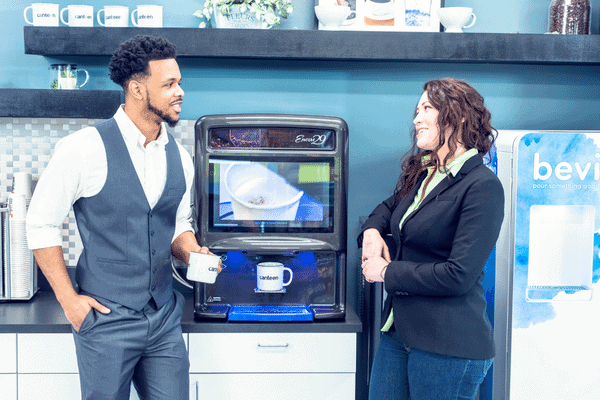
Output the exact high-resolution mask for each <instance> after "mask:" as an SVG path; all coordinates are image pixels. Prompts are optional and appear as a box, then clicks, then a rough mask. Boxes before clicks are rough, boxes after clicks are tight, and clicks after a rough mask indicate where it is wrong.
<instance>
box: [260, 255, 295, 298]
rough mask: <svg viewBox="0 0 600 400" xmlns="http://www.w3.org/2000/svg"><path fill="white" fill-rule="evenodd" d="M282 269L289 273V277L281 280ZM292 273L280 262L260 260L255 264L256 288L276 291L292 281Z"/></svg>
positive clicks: (262, 290) (264, 290)
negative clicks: (286, 279)
mask: <svg viewBox="0 0 600 400" xmlns="http://www.w3.org/2000/svg"><path fill="white" fill-rule="evenodd" d="M283 271H288V272H289V273H290V279H289V280H288V281H287V282H284V281H283ZM292 279H294V273H293V272H292V270H291V269H290V268H288V267H284V266H283V264H282V263H280V262H261V263H259V264H258V265H257V266H256V288H257V289H258V290H259V291H261V292H277V291H280V290H282V289H283V287H284V286H287V285H289V284H290V283H292Z"/></svg>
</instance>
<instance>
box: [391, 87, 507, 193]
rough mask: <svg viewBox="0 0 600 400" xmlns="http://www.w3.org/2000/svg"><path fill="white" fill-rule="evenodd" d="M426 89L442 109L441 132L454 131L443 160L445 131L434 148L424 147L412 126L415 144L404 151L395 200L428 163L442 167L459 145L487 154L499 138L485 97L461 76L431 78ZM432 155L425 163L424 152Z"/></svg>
mask: <svg viewBox="0 0 600 400" xmlns="http://www.w3.org/2000/svg"><path fill="white" fill-rule="evenodd" d="M423 90H424V91H425V92H427V97H428V98H429V102H430V103H431V105H433V107H435V108H436V109H437V110H438V111H439V115H438V120H437V125H438V130H439V132H447V131H448V130H450V131H451V132H452V133H451V134H450V137H449V138H448V149H449V152H448V155H447V156H446V158H445V159H444V160H440V159H439V158H438V156H437V151H438V150H439V149H441V148H442V147H443V146H444V144H445V143H446V138H445V136H444V135H439V142H438V145H437V147H436V148H435V150H433V151H430V150H421V149H419V148H418V147H417V140H416V136H417V132H416V130H415V127H414V126H413V127H412V130H411V134H412V140H413V145H412V148H411V150H410V151H409V152H408V153H407V154H405V155H404V157H403V161H402V174H401V176H400V178H399V180H398V183H397V184H396V189H395V191H394V194H395V196H396V197H395V201H396V204H397V203H398V202H400V200H401V199H403V198H404V197H406V195H407V194H408V193H409V192H410V191H411V189H412V188H414V187H415V185H416V184H417V182H418V181H419V178H420V177H421V175H422V174H424V173H426V171H427V168H428V167H432V166H433V167H435V168H436V169H441V168H442V167H445V166H446V163H447V162H448V161H449V160H451V159H452V158H454V153H455V152H456V149H457V148H458V146H459V145H462V146H463V147H464V148H465V149H467V150H469V149H473V148H474V149H477V150H478V151H479V152H480V153H483V154H486V153H488V152H489V151H490V149H491V148H492V146H493V144H494V141H495V140H496V135H497V133H498V132H497V131H496V129H494V128H493V127H492V125H491V123H490V121H491V114H490V112H489V111H488V109H487V108H486V107H485V104H484V100H483V97H482V96H481V95H480V94H479V93H478V92H477V91H476V90H475V89H474V88H473V87H472V86H471V85H469V84H468V83H466V82H464V81H460V80H458V79H452V78H444V79H440V80H432V81H429V82H427V83H425V85H423ZM428 154H429V155H431V158H430V161H429V162H428V163H426V164H423V162H422V159H423V156H425V155H428Z"/></svg>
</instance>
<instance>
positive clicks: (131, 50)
mask: <svg viewBox="0 0 600 400" xmlns="http://www.w3.org/2000/svg"><path fill="white" fill-rule="evenodd" d="M176 57H177V47H175V45H174V44H172V43H171V42H169V41H168V40H166V39H164V38H161V37H153V36H142V35H138V36H136V37H134V38H131V39H129V40H127V41H126V42H123V43H121V45H120V46H119V48H118V49H117V50H116V51H115V52H114V54H113V55H112V57H111V58H110V62H109V64H108V71H109V72H110V79H111V80H112V81H113V82H114V83H116V84H117V85H119V86H121V87H123V88H125V86H126V85H127V83H128V82H129V80H130V79H131V78H132V77H133V76H134V75H141V76H147V75H148V74H149V73H150V71H149V67H148V63H149V62H150V61H154V60H166V59H169V58H176Z"/></svg>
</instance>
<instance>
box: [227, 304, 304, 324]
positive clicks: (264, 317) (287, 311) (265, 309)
mask: <svg viewBox="0 0 600 400" xmlns="http://www.w3.org/2000/svg"><path fill="white" fill-rule="evenodd" d="M228 319H229V321H312V320H313V313H312V311H311V309H310V308H309V307H306V306H259V305H239V306H231V309H230V310H229V314H228Z"/></svg>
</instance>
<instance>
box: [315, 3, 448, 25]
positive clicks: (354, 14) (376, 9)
mask: <svg viewBox="0 0 600 400" xmlns="http://www.w3.org/2000/svg"><path fill="white" fill-rule="evenodd" d="M315 6H319V7H321V8H323V7H327V8H328V9H330V10H331V12H332V13H335V12H336V11H335V6H338V7H340V6H347V7H349V8H350V10H351V12H350V14H349V15H348V17H347V18H346V19H345V20H344V21H343V22H342V23H341V25H339V26H337V27H334V28H331V27H329V26H325V24H323V23H322V22H321V21H319V29H335V30H350V31H355V30H356V31H361V30H362V31H403V32H411V31H412V32H439V31H440V20H439V19H438V15H437V11H438V10H439V9H440V7H443V6H444V0H315ZM320 12H321V13H322V12H323V11H321V10H320ZM317 16H318V14H317Z"/></svg>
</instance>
